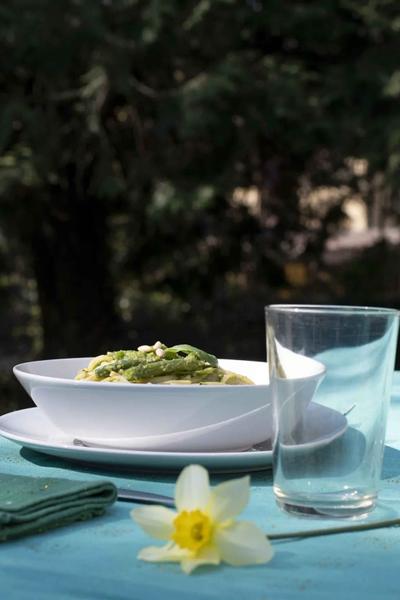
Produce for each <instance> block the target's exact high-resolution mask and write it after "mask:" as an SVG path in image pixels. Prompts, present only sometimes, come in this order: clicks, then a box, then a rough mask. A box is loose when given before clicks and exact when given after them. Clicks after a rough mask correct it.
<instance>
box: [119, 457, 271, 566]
mask: <svg viewBox="0 0 400 600" xmlns="http://www.w3.org/2000/svg"><path fill="white" fill-rule="evenodd" d="M249 495H250V478H249V477H248V476H246V477H242V478H240V479H232V480H230V481H226V482H224V483H221V484H219V485H217V486H216V487H214V488H210V483H209V477H208V472H207V470H206V469H205V468H204V467H201V466H199V465H190V466H188V467H185V469H183V471H182V473H181V474H180V475H179V477H178V480H177V482H176V487H175V506H176V508H177V511H174V510H172V509H169V508H165V507H163V506H146V507H141V508H136V509H135V510H133V511H132V512H131V515H132V518H133V519H134V520H135V521H136V523H138V524H139V525H140V526H141V527H142V528H143V529H144V531H146V533H148V534H149V535H151V536H152V537H155V538H157V539H160V540H165V541H166V542H167V543H166V544H165V545H164V546H149V547H147V548H143V549H142V550H141V551H140V552H139V554H138V558H140V559H142V560H146V561H155V562H180V564H181V567H182V570H183V571H184V572H185V573H191V572H192V571H193V570H194V569H196V568H197V567H198V566H200V565H206V564H212V565H218V564H219V563H220V562H221V561H223V562H226V563H228V564H230V565H234V566H244V565H250V564H261V563H266V562H268V561H269V560H271V558H272V556H273V550H272V546H271V544H270V542H269V541H268V539H267V538H266V536H265V534H264V533H263V532H262V531H261V530H260V529H259V528H258V527H257V526H256V525H255V524H254V523H250V522H247V521H236V520H235V517H236V516H237V515H238V514H239V513H241V512H242V510H243V509H244V508H245V506H246V505H247V503H248V501H249Z"/></svg>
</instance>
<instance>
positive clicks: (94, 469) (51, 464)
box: [20, 446, 400, 487]
mask: <svg viewBox="0 0 400 600" xmlns="http://www.w3.org/2000/svg"><path fill="white" fill-rule="evenodd" d="M20 456H21V457H22V458H23V459H24V460H27V461H28V462H30V463H33V464H35V465H37V466H40V467H47V468H49V469H62V470H66V471H69V472H76V473H92V474H94V475H98V476H102V477H112V478H113V479H122V480H126V479H129V478H134V479H135V480H140V481H149V482H157V481H160V482H164V483H174V482H175V481H176V478H177V475H178V473H179V470H178V471H176V470H175V471H168V470H164V469H163V470H162V471H161V470H154V469H153V470H145V469H137V468H131V467H124V466H121V465H118V466H116V467H110V466H109V465H100V464H98V463H95V464H91V463H86V462H81V461H79V462H78V461H73V460H67V459H63V458H56V457H54V456H50V455H47V454H42V453H40V452H35V451H34V450H29V449H28V448H22V449H21V450H20ZM246 474H248V475H250V477H251V483H252V485H253V486H257V487H270V486H271V485H272V472H271V471H265V470H263V471H252V472H249V473H246V472H245V471H242V472H235V473H213V472H211V473H210V475H211V480H212V483H213V484H216V483H219V482H221V481H225V480H227V479H232V478H236V477H243V476H244V475H246ZM396 478H399V483H400V450H396V449H395V448H391V447H389V446H386V447H385V455H384V463H383V471H382V479H383V480H393V479H394V480H396Z"/></svg>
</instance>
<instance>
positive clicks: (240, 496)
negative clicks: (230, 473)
mask: <svg viewBox="0 0 400 600" xmlns="http://www.w3.org/2000/svg"><path fill="white" fill-rule="evenodd" d="M211 497H212V503H211V515H212V517H213V519H215V520H216V521H226V520H227V519H233V518H235V517H236V516H237V515H238V514H239V513H241V512H242V510H243V509H244V508H245V507H246V505H247V503H248V501H249V497H250V477H249V476H248V475H246V477H240V479H231V480H230V481H225V482H224V483H220V484H219V485H217V486H215V487H214V488H213V489H212V492H211Z"/></svg>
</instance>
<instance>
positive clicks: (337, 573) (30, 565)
mask: <svg viewBox="0 0 400 600" xmlns="http://www.w3.org/2000/svg"><path fill="white" fill-rule="evenodd" d="M386 440H387V446H386V452H385V462H384V471H383V480H384V481H383V483H382V493H381V496H380V503H379V507H378V508H377V509H376V510H375V511H374V512H373V513H372V514H371V519H373V518H377V517H379V516H380V515H386V516H387V515H388V514H389V515H390V517H392V518H393V517H394V516H396V515H398V516H399V515H400V373H396V374H395V378H394V385H393V394H392V402H391V409H390V414H389V423H388V430H387V438H386ZM0 469H1V472H3V473H12V474H21V475H33V476H55V477H69V478H71V479H72V478H73V479H85V480H94V479H96V478H99V479H104V478H107V479H110V480H111V481H113V482H114V483H115V484H116V485H118V486H120V487H126V488H132V489H135V488H136V489H140V490H145V491H152V492H159V493H163V494H168V495H171V494H172V493H173V488H174V483H175V480H176V475H172V476H171V475H169V476H168V475H167V476H164V475H163V474H155V473H152V474H145V473H143V472H138V471H130V472H127V471H124V472H122V471H113V470H111V469H109V470H100V469H97V468H93V467H89V466H86V465H84V464H80V463H72V462H68V461H66V460H61V459H57V458H53V457H51V456H46V455H45V454H40V453H38V452H34V451H32V450H28V449H22V448H20V447H19V446H17V445H16V444H14V443H13V442H10V441H8V440H5V439H4V438H0ZM232 477H233V475H227V476H221V475H219V476H215V477H214V476H212V483H213V484H214V483H217V482H219V481H221V480H223V479H229V478H232ZM251 482H252V492H251V498H250V503H249V506H248V508H247V509H246V511H245V512H244V513H243V518H247V519H251V520H253V521H255V522H256V523H257V524H258V525H259V526H260V527H262V528H263V529H264V530H265V531H270V532H271V531H275V532H277V531H285V530H286V531H292V530H302V529H305V528H308V527H310V526H314V527H315V526H316V523H317V522H316V521H308V520H306V519H299V518H296V517H292V516H287V515H285V514H283V513H282V512H281V511H280V510H279V509H278V508H277V507H276V505H275V502H274V499H273V494H272V488H271V473H270V472H268V471H263V472H261V471H260V472H257V473H252V474H251ZM134 506H137V505H134V504H130V503H123V502H116V503H115V504H114V505H113V506H112V507H111V508H110V509H109V510H108V511H107V514H106V515H104V516H102V517H98V518H95V519H93V520H91V521H86V522H83V523H76V524H73V525H69V526H67V527H64V528H60V529H57V530H53V531H51V532H48V533H45V534H41V535H34V536H31V537H27V538H24V539H21V540H18V541H12V542H6V543H3V544H1V545H0V590H1V591H0V597H1V598H4V599H5V600H12V599H18V600H24V599H25V598H28V599H34V600H45V599H52V600H58V599H64V598H83V599H96V600H97V599H103V598H104V599H110V600H111V599H125V598H126V599H129V600H136V599H137V600H139V599H140V600H145V599H150V600H152V599H153V598H154V599H158V598H160V599H161V598H162V599H163V600H172V599H177V600H178V599H182V600H183V599H185V600H187V599H188V598H190V599H191V600H196V599H198V598H199V599H200V598H204V599H210V600H211V599H214V598H215V599H216V598H218V599H221V598H222V599H224V598H235V599H237V600H240V599H242V598H245V599H246V600H249V599H250V598H251V600H280V599H284V600H290V599H291V598H296V599H298V598H305V599H307V600H313V599H315V600H323V599H328V600H330V599H332V600H333V599H335V600H336V599H337V598H338V597H339V598H345V599H346V600H352V599H357V600H358V599H360V598H363V600H369V599H371V600H373V599H374V600H375V599H376V598H384V599H385V600H389V599H392V598H393V599H396V600H398V599H399V598H400V570H399V569H400V567H399V564H400V529H399V528H398V527H391V528H384V529H373V530H368V531H359V532H352V533H344V534H338V535H330V536H326V537H325V536H321V537H314V538H304V539H291V540H281V541H276V542H274V543H273V545H274V549H275V556H274V558H273V559H272V561H271V562H270V563H268V564H266V565H262V566H254V567H243V568H232V567H228V566H222V567H206V568H203V569H199V570H198V571H196V572H195V573H193V574H192V575H190V576H187V575H184V574H183V573H182V572H181V571H180V567H179V565H177V564H155V563H144V562H141V561H138V560H137V559H136V554H137V552H138V550H139V549H140V548H142V547H143V546H147V545H149V544H152V543H154V542H153V540H151V539H150V538H149V537H147V536H146V535H145V534H144V533H143V532H142V531H141V530H140V529H139V528H138V527H137V526H136V525H135V524H134V523H133V521H132V520H131V518H130V516H129V512H130V510H131V509H132V508H133V507H134ZM374 513H375V516H373V515H374ZM327 523H328V525H329V524H330V525H338V524H342V523H343V522H339V523H338V522H332V521H328V522H327V521H324V526H327ZM155 543H157V542H155Z"/></svg>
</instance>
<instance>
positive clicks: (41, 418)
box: [0, 404, 347, 472]
mask: <svg viewBox="0 0 400 600" xmlns="http://www.w3.org/2000/svg"><path fill="white" fill-rule="evenodd" d="M307 410H308V411H311V414H310V422H312V427H311V428H310V431H311V430H312V436H313V437H312V438H311V439H310V438H308V439H304V440H298V441H299V442H301V445H302V446H304V447H305V448H306V447H307V448H312V447H317V446H323V445H325V444H327V443H329V442H331V441H332V440H333V439H334V438H336V437H338V436H340V435H342V434H343V433H344V431H345V430H346V428H347V420H346V418H345V417H344V416H343V415H341V414H340V413H338V412H336V411H333V410H331V409H329V408H325V407H324V406H320V405H318V404H311V405H310V406H309V408H308V409H307ZM0 435H2V436H3V437H5V438H7V439H9V440H12V441H13V442H16V443H17V444H19V445H20V446H24V447H26V448H30V449H31V450H37V451H38V452H43V453H45V454H50V455H52V456H58V457H61V458H64V459H71V460H76V461H83V462H85V463H92V464H100V465H109V466H110V465H111V466H113V467H125V468H126V467H130V468H132V469H133V468H134V469H146V470H179V469H181V468H183V467H184V466H186V465H188V464H191V463H197V464H202V465H204V466H205V467H207V468H208V469H211V470H213V471H225V472H227V471H255V470H260V469H269V468H270V467H271V463H272V452H271V445H270V442H269V441H266V442H264V444H261V445H258V446H255V447H254V448H252V449H251V450H247V451H245V452H159V451H148V450H146V451H143V450H123V449H122V450H121V449H111V448H97V447H96V448H94V447H90V448H88V447H80V446H75V445H74V444H73V442H72V439H71V438H68V437H67V436H65V434H63V433H62V432H60V431H59V430H58V429H57V428H56V427H55V426H54V425H53V424H52V423H51V422H50V421H49V420H48V419H47V418H46V416H45V415H44V414H43V413H41V411H40V409H39V408H27V409H25V410H19V411H16V412H12V413H8V414H6V415H3V416H2V417H0ZM297 447H298V446H297Z"/></svg>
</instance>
